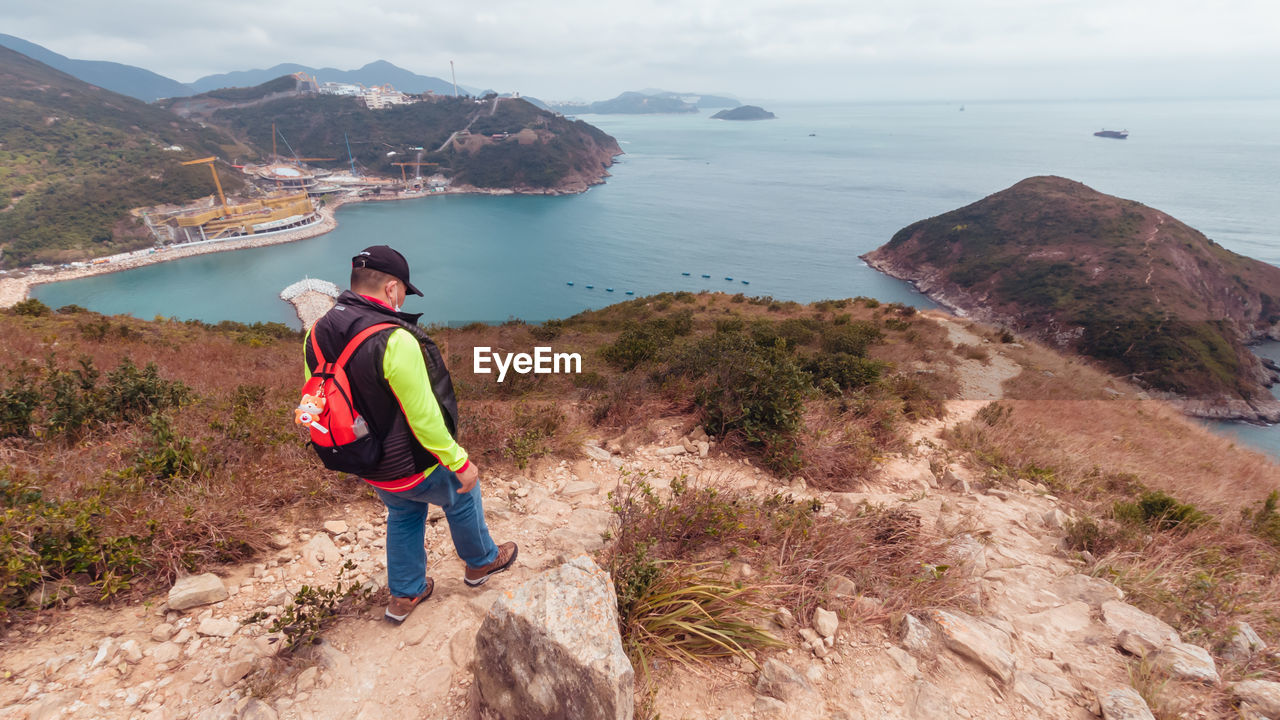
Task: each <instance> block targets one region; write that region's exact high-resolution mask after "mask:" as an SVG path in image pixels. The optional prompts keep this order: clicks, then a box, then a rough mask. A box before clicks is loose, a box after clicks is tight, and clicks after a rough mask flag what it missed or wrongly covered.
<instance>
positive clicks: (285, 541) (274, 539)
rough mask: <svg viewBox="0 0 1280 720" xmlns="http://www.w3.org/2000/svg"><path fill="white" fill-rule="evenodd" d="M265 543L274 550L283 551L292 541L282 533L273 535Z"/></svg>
mask: <svg viewBox="0 0 1280 720" xmlns="http://www.w3.org/2000/svg"><path fill="white" fill-rule="evenodd" d="M267 542H268V544H270V545H271V547H273V548H275V549H276V550H284V549H285V548H287V547H289V546H290V545H292V544H293V540H292V539H291V538H290V537H289V536H288V535H286V534H284V533H276V534H275V535H272V536H271V539H270V540H268V541H267Z"/></svg>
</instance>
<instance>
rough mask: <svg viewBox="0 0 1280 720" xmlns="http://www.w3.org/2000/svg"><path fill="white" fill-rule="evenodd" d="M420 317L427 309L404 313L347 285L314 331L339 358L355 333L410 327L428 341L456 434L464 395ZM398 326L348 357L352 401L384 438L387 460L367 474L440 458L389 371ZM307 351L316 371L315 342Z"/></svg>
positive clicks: (404, 471)
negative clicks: (413, 421)
mask: <svg viewBox="0 0 1280 720" xmlns="http://www.w3.org/2000/svg"><path fill="white" fill-rule="evenodd" d="M420 317H422V314H421V313H416V314H415V313H398V312H395V311H393V310H391V309H390V308H387V307H383V306H382V305H379V304H378V303H375V302H372V301H369V300H366V299H365V298H363V297H361V296H360V295H357V294H356V293H353V292H351V291H350V290H347V291H344V292H343V293H342V294H341V295H339V296H338V302H337V304H336V305H334V306H333V309H332V310H330V311H329V312H327V313H325V315H324V317H322V318H320V319H319V320H317V321H316V324H315V326H314V327H312V328H311V333H312V334H313V335H315V338H316V342H317V343H319V345H320V352H322V353H324V356H325V359H327V360H334V359H336V358H337V357H338V355H340V354H341V353H342V349H343V348H344V347H346V345H347V342H348V341H349V340H350V339H351V338H353V337H355V336H356V335H357V334H358V333H359V332H360V331H361V330H364V329H365V328H367V327H369V326H371V325H377V324H378V323H387V322H389V323H394V324H396V325H398V326H400V327H402V328H404V329H405V330H408V331H409V332H410V333H412V334H413V336H414V337H415V338H417V340H418V344H419V345H420V346H421V347H422V356H423V359H425V360H426V363H427V374H428V375H430V377H431V392H432V394H434V395H435V396H436V402H437V403H439V404H440V409H441V411H442V414H443V415H444V421H445V425H446V426H447V427H448V428H449V434H450V435H452V436H453V437H454V438H455V439H456V438H457V437H458V401H457V399H455V398H454V395H453V380H452V379H451V378H450V377H449V370H448V368H446V367H445V365H444V358H443V357H441V355H440V349H439V348H437V347H436V344H435V343H434V342H432V341H431V338H430V337H428V336H427V334H426V333H425V332H423V331H422V328H420V327H418V318H420ZM394 331H395V329H394V328H388V329H386V330H383V331H381V332H377V333H374V334H373V336H372V337H370V338H369V339H368V340H365V341H364V344H362V345H361V346H360V347H359V348H358V349H357V350H356V351H355V352H354V353H352V355H351V359H350V360H349V361H348V362H347V378H348V379H349V380H350V382H351V395H352V398H351V402H352V403H353V404H354V405H355V408H356V412H358V413H360V414H361V415H362V416H364V418H365V420H366V422H368V423H369V429H370V431H371V432H372V433H373V434H374V435H376V436H377V437H378V438H379V439H380V440H381V441H382V460H381V461H380V462H379V463H378V467H377V469H376V470H375V471H373V472H371V473H369V474H368V475H367V476H366V477H365V479H366V480H373V481H375V482H386V481H389V480H398V479H400V478H405V477H409V476H410V475H413V474H415V473H419V472H422V471H423V470H426V469H427V468H429V467H431V466H432V465H435V464H436V463H437V462H439V461H438V460H437V459H436V457H435V456H434V455H432V454H431V453H430V452H429V451H428V450H427V449H426V448H424V447H423V446H422V444H421V443H419V442H418V439H417V438H416V437H415V436H414V434H413V431H412V430H411V429H410V427H409V421H408V419H406V418H405V416H404V413H403V412H401V410H400V403H399V402H398V401H397V400H396V396H395V393H393V392H392V391H391V386H390V385H389V384H388V383H387V380H386V378H385V377H383V374H382V356H383V354H384V353H385V352H386V350H387V337H388V336H390V335H391V333H392V332H394ZM306 353H307V355H306V357H307V367H308V368H310V370H311V371H312V372H315V369H316V357H315V352H314V351H313V350H312V348H311V343H310V342H308V343H307V344H306Z"/></svg>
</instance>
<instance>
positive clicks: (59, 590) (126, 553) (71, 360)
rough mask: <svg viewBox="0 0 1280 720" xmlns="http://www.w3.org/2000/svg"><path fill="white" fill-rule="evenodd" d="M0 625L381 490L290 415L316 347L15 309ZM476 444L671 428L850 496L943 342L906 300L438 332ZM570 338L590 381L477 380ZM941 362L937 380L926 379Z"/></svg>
mask: <svg viewBox="0 0 1280 720" xmlns="http://www.w3.org/2000/svg"><path fill="white" fill-rule="evenodd" d="M0 334H3V336H4V337H5V338H6V342H5V343H4V344H3V346H0V364H3V366H4V367H6V368H8V369H7V370H6V372H5V374H4V376H3V378H0V449H2V450H0V451H2V452H3V453H4V455H3V456H4V458H5V464H4V466H3V467H2V468H0V545H2V547H0V553H3V555H4V556H5V557H6V558H12V561H11V562H6V564H4V565H3V566H0V617H3V616H4V614H5V613H7V612H13V611H15V610H17V609H18V608H21V607H23V599H24V598H25V597H26V596H27V594H28V593H29V592H31V591H32V590H34V589H36V588H37V587H40V586H41V585H42V584H46V585H45V589H46V590H56V593H55V594H57V595H59V596H61V597H69V596H76V597H80V598H82V599H86V600H90V601H97V600H101V599H107V598H110V597H113V596H123V595H128V594H130V593H133V592H140V591H145V590H149V589H152V588H154V587H157V586H158V585H159V584H160V583H163V582H164V581H166V580H168V579H171V578H172V577H173V576H174V575H175V574H176V573H178V572H185V571H191V570H196V569H199V568H202V567H207V566H210V565H213V564H217V563H221V562H227V561H233V560H237V559H240V558H245V557H248V556H250V555H252V554H254V553H255V552H257V551H258V550H261V549H263V548H264V547H265V543H266V541H267V539H268V538H269V537H270V534H271V533H272V532H273V530H274V529H275V528H276V525H277V523H278V522H280V521H281V519H287V518H288V517H289V516H290V515H291V514H297V513H306V512H307V511H308V509H315V508H318V507H325V506H327V505H328V504H329V503H333V502H337V501H340V500H342V499H343V498H349V497H350V496H351V494H352V493H367V492H368V491H367V490H366V489H365V488H364V487H363V486H362V485H361V484H359V483H357V482H356V481H354V480H353V479H349V478H346V479H344V478H342V477H340V476H338V475H335V474H333V473H328V472H326V471H324V470H323V468H322V467H321V466H320V465H319V463H318V461H317V460H316V459H315V458H314V456H313V455H312V454H311V452H310V450H309V449H308V448H307V447H306V446H305V444H304V439H305V438H304V437H303V436H302V435H301V434H300V433H299V432H298V431H296V430H295V428H294V427H293V425H292V411H293V408H294V406H295V405H296V403H297V392H298V387H299V383H300V373H299V367H298V359H299V357H300V355H299V354H298V347H299V343H300V342H301V338H300V336H299V335H298V334H297V333H295V332H293V331H290V330H288V329H287V328H284V327H283V326H278V325H265V326H252V327H250V326H243V325H238V324H234V323H223V324H221V325H218V326H206V325H203V324H200V323H197V322H177V321H172V320H162V319H158V320H156V321H154V322H146V321H141V320H135V319H132V318H127V317H107V316H102V315H98V314H96V313H91V312H86V311H83V310H81V309H80V308H76V307H67V308H63V309H60V310H58V311H57V312H53V311H50V310H49V309H48V308H45V307H43V306H42V305H40V303H39V302H38V301H27V302H26V303H24V304H22V305H19V306H18V307H16V308H14V309H13V310H10V311H5V312H3V313H0ZM433 334H434V337H435V338H436V340H437V342H438V343H439V344H440V346H441V348H442V350H443V352H444V353H445V356H446V358H447V360H448V362H449V364H450V366H451V368H452V370H453V376H454V382H455V386H456V388H457V392H458V397H459V403H460V407H461V410H462V418H461V420H462V422H461V428H460V441H461V442H462V444H463V445H464V446H465V447H466V448H468V450H469V452H470V454H471V457H472V458H473V459H475V460H476V462H477V463H478V464H479V465H480V467H482V468H486V472H497V471H498V470H499V469H500V468H503V467H506V468H512V469H514V468H524V467H526V466H528V465H536V464H537V463H540V462H542V458H544V457H547V456H550V455H551V454H553V453H554V454H556V455H558V456H560V457H572V456H573V454H574V453H575V452H576V448H577V444H578V443H579V442H581V439H582V438H583V437H587V436H594V437H600V438H612V437H615V436H616V437H619V438H621V440H620V441H621V442H624V443H636V442H651V441H652V438H651V437H650V436H649V435H648V433H650V432H652V431H651V430H649V429H648V421H649V420H651V419H654V418H658V417H664V418H676V419H679V420H682V421H683V422H687V423H689V424H690V425H692V424H694V423H701V424H704V425H705V426H706V427H707V429H708V430H709V431H710V432H712V433H713V434H714V435H716V436H717V437H718V439H719V440H720V447H721V448H722V449H723V451H725V452H728V453H730V454H732V455H735V456H745V457H751V458H755V460H757V461H759V462H763V463H766V464H768V465H770V466H772V467H774V468H776V469H778V471H780V472H784V473H788V474H801V475H803V476H804V477H807V478H809V481H810V483H811V484H813V485H815V486H819V487H829V488H850V487H852V486H853V485H854V484H856V483H857V482H858V477H859V476H860V475H862V474H864V473H866V472H868V471H869V470H870V469H871V468H872V466H873V465H874V463H875V459H876V457H877V456H880V455H883V454H884V453H885V452H887V451H889V450H891V449H893V448H896V447H900V446H901V445H902V443H903V442H904V437H905V436H904V433H905V426H906V424H905V422H904V420H906V419H907V418H918V417H927V416H932V415H935V414H937V413H938V412H940V410H941V408H942V403H943V401H944V399H945V397H946V395H947V394H948V393H949V392H951V390H952V389H953V388H954V380H953V379H952V378H951V375H950V371H949V368H950V366H951V363H952V362H954V360H953V359H949V354H948V353H947V348H948V347H949V343H948V342H947V341H946V339H945V333H944V332H942V330H941V329H940V328H939V327H938V326H937V325H936V324H935V323H933V322H931V321H929V320H926V319H924V318H921V317H919V316H918V315H916V314H914V313H913V312H912V311H911V309H910V308H904V307H901V306H884V305H880V304H879V303H876V302H875V301H832V302H826V303H820V304H816V305H812V306H802V305H797V304H794V303H776V302H773V301H771V300H769V299H767V298H766V299H756V300H753V299H748V298H744V297H742V296H735V297H729V296H724V295H692V294H689V293H678V294H676V295H662V296H656V297H652V298H644V299H638V300H634V301H631V302H627V303H623V304H620V305H616V306H613V307H610V308H606V309H604V310H600V311H594V312H588V313H583V314H581V315H578V316H575V317H573V318H569V319H567V320H563V321H558V322H554V323H548V324H547V325H544V326H527V325H524V324H521V323H509V324H506V325H502V326H498V327H490V326H483V325H475V326H471V327H467V328H461V329H442V330H438V331H436V332H434V333H433ZM552 342H553V343H554V346H555V348H556V350H557V351H558V352H580V353H582V356H583V368H582V369H583V372H582V373H581V374H578V375H527V376H525V375H521V376H515V377H509V378H508V379H507V380H506V381H505V382H503V383H502V384H498V383H496V382H495V381H494V376H493V375H475V374H473V373H472V367H471V363H470V358H471V357H472V348H473V347H475V346H479V345H485V346H490V347H502V348H532V347H534V346H535V345H546V344H548V343H552ZM925 366H928V367H929V368H930V371H929V372H927V373H925V372H918V371H917V370H916V369H917V368H921V367H925Z"/></svg>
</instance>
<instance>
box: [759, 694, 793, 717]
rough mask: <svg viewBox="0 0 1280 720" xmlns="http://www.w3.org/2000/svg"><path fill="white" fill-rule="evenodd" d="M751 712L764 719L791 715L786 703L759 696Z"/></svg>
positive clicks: (766, 696)
mask: <svg viewBox="0 0 1280 720" xmlns="http://www.w3.org/2000/svg"><path fill="white" fill-rule="evenodd" d="M751 711H752V712H753V713H755V714H756V715H760V716H762V717H782V716H785V715H787V714H789V713H788V708H787V704H786V703H784V702H782V701H781V700H779V699H777V698H771V697H769V696H768V695H757V696H756V701H755V704H753V705H752V706H751Z"/></svg>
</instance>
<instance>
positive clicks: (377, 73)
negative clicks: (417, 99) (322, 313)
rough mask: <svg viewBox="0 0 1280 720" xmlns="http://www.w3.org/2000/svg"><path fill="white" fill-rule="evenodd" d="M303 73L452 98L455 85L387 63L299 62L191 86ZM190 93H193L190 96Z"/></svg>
mask: <svg viewBox="0 0 1280 720" xmlns="http://www.w3.org/2000/svg"><path fill="white" fill-rule="evenodd" d="M296 72H304V73H307V74H308V75H312V76H314V77H315V78H316V80H318V81H320V82H322V83H323V82H342V83H359V84H362V85H386V84H391V85H392V86H394V87H395V89H397V90H399V91H400V92H406V93H415V94H417V93H424V92H427V91H428V90H430V91H431V92H434V93H437V94H440V95H452V94H453V83H450V82H446V81H444V80H441V79H440V78H437V77H431V76H428V75H418V74H417V73H414V72H410V71H409V70H405V69H404V68H402V67H398V66H396V65H393V64H391V63H389V62H387V61H386V60H377V61H374V62H371V63H369V64H368V65H365V66H364V67H362V68H359V69H358V70H338V69H337V68H331V67H326V68H319V69H316V68H313V67H308V66H306V65H298V64H297V63H281V64H280V65H276V66H274V67H270V68H267V69H266V70H239V71H236V72H229V73H222V74H219V75H206V76H205V77H202V78H200V79H199V80H196V81H195V82H193V83H191V84H190V87H191V89H192V91H193V92H196V93H202V92H207V91H209V90H217V89H218V88H225V87H250V86H255V85H261V84H262V83H265V82H268V81H270V80H274V79H275V78H278V77H280V76H281V75H291V74H293V73H296ZM188 94H190V93H188Z"/></svg>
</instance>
